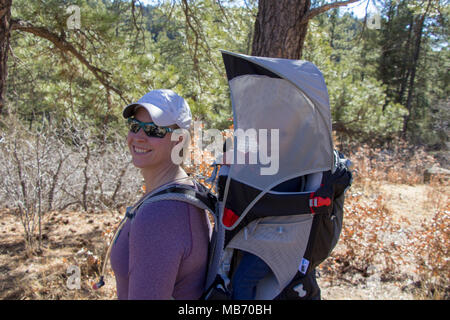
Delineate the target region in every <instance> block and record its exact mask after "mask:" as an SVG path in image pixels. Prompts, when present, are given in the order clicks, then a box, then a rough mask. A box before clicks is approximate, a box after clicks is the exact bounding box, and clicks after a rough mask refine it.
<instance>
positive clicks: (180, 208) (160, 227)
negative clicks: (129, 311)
mask: <svg viewBox="0 0 450 320" xmlns="http://www.w3.org/2000/svg"><path fill="white" fill-rule="evenodd" d="M188 206H189V205H188V204H187V203H184V202H180V201H158V202H154V203H149V204H147V205H145V207H142V208H141V209H140V210H139V212H138V213H137V215H136V216H135V218H134V221H133V222H132V226H131V229H130V238H129V241H130V242H129V248H130V256H129V283H128V299H138V300H147V299H151V300H160V299H164V300H168V299H171V297H172V294H173V290H174V286H175V283H176V280H177V274H178V270H179V267H180V264H181V262H182V260H183V259H185V258H186V257H187V256H189V254H190V250H191V246H192V239H191V237H192V236H191V227H190V219H189V208H188Z"/></svg>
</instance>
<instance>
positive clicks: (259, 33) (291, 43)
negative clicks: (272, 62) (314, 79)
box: [252, 0, 311, 59]
mask: <svg viewBox="0 0 450 320" xmlns="http://www.w3.org/2000/svg"><path fill="white" fill-rule="evenodd" d="M310 6H311V1H310V0H277V1H273V0H259V5H258V14H257V17H256V21H255V32H254V37H253V46H252V55H254V56H262V57H272V58H286V59H300V58H301V56H302V50H303V44H304V41H305V37H306V32H307V30H308V19H306V15H307V13H308V10H309V8H310Z"/></svg>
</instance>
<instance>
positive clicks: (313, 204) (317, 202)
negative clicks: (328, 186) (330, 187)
mask: <svg viewBox="0 0 450 320" xmlns="http://www.w3.org/2000/svg"><path fill="white" fill-rule="evenodd" d="M330 204H331V199H330V198H328V197H327V198H322V197H314V192H312V193H311V196H310V197H309V208H310V209H311V213H312V214H314V213H315V212H314V210H313V208H317V207H323V206H329V205H330Z"/></svg>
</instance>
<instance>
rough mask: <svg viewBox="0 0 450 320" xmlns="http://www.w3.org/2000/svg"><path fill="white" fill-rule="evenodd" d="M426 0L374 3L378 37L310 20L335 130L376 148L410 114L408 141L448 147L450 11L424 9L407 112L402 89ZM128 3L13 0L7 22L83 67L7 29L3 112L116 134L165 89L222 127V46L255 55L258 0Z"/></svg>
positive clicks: (343, 18)
mask: <svg viewBox="0 0 450 320" xmlns="http://www.w3.org/2000/svg"><path fill="white" fill-rule="evenodd" d="M422 2H423V3H422ZM422 2H421V1H418V0H417V1H410V2H406V1H404V0H395V1H394V0H383V1H377V5H378V6H379V7H381V9H382V20H383V21H382V24H381V26H382V28H381V29H380V30H369V29H367V28H364V25H363V22H362V21H359V20H358V19H356V18H355V17H354V16H352V15H350V14H345V15H342V14H340V13H339V11H338V10H337V9H336V10H330V11H328V12H326V13H324V14H321V15H318V16H317V17H315V18H314V19H313V20H312V21H310V23H309V30H308V34H307V39H306V43H305V49H304V53H303V59H305V60H309V61H312V62H313V63H315V64H316V65H317V66H318V67H319V69H321V71H322V72H323V74H324V76H325V80H326V83H327V86H328V90H329V94H330V104H331V107H332V116H333V125H334V128H335V129H336V130H337V132H338V134H339V135H344V134H347V135H350V136H351V137H352V138H353V139H360V140H368V139H372V138H376V140H377V141H383V140H386V139H390V138H392V137H394V136H396V135H400V134H401V131H402V127H403V121H404V119H405V117H406V116H409V117H410V119H411V120H410V121H409V124H408V128H407V129H408V132H409V137H410V139H411V140H412V141H414V142H417V143H426V144H428V145H435V146H439V145H443V142H445V141H447V140H448V123H447V121H446V120H445V115H446V114H448V101H447V97H448V95H449V89H448V83H449V75H448V67H449V66H448V63H449V53H448V43H447V39H448V10H449V9H448V7H445V6H441V7H440V8H439V5H440V2H441V1H437V2H433V6H432V8H431V9H430V10H429V12H428V16H427V17H428V18H427V20H426V28H425V30H424V34H423V37H422V46H421V52H420V59H419V62H418V64H417V72H416V81H415V88H414V95H413V99H412V105H411V109H410V112H408V111H407V110H406V109H405V107H406V101H405V97H406V93H407V92H406V91H403V93H402V94H400V92H401V88H402V86H405V83H406V84H407V81H406V80H408V78H407V77H406V76H407V74H408V72H407V70H408V68H409V67H410V66H411V55H412V51H411V50H412V47H413V46H412V43H413V40H414V39H412V38H408V36H409V35H410V34H411V29H408V26H409V25H410V24H411V21H415V20H414V19H416V20H417V16H418V15H420V14H423V12H424V10H425V8H424V4H426V3H427V1H425V2H424V1H422ZM134 3H135V6H134V10H133V7H132V1H126V0H114V1H112V0H89V1H81V0H76V1H75V0H74V1H59V0H48V1H43V0H39V1H31V2H30V1H26V0H14V1H13V7H12V18H13V19H20V20H23V21H27V22H29V23H31V24H32V25H34V26H36V27H42V28H45V30H47V31H48V32H50V33H52V34H54V35H56V36H57V37H58V38H59V39H60V40H61V41H62V42H64V43H66V44H70V45H72V46H73V48H74V49H75V50H76V51H77V52H78V53H79V55H80V56H81V57H83V58H84V59H85V63H83V62H82V61H80V59H79V58H77V57H76V56H75V55H74V54H73V52H70V51H68V50H61V49H60V48H58V47H57V46H56V45H55V44H54V43H52V42H50V41H49V40H46V39H44V38H42V37H39V36H36V35H34V34H31V33H27V32H23V31H13V32H12V37H11V54H10V58H9V59H8V70H9V76H8V83H7V101H8V108H9V111H10V112H12V113H17V114H19V115H20V117H21V118H22V119H23V120H24V121H28V122H29V125H30V126H31V125H32V124H33V122H34V121H36V120H39V119H40V118H42V117H46V118H47V119H48V120H49V121H56V122H61V121H62V120H63V119H65V118H69V119H71V120H74V121H78V122H87V123H89V124H91V125H92V126H93V128H96V130H97V134H98V135H102V134H104V128H105V127H108V128H111V129H112V132H114V131H117V130H123V121H122V116H121V111H122V108H123V107H124V105H126V104H127V103H130V102H132V101H135V100H137V99H139V98H140V97H141V96H142V95H143V94H144V93H146V92H147V91H149V90H152V89H156V88H169V89H173V90H174V91H176V92H177V93H179V94H180V95H182V96H184V97H185V98H186V99H187V101H188V103H189V105H190V107H191V109H192V112H193V115H194V118H195V119H196V120H202V121H204V122H206V123H207V126H210V127H215V128H219V129H223V128H228V127H229V125H230V124H231V121H230V118H231V116H232V114H231V105H230V99H229V91H228V85H227V83H226V77H225V70H224V68H223V63H222V57H221V54H220V49H225V50H229V51H234V52H240V53H246V54H250V50H251V41H252V32H253V24H254V19H255V16H256V9H257V5H256V1H247V2H246V3H245V5H242V2H239V1H233V0H223V1H214V0H199V1H182V0H179V1H159V2H158V4H157V5H153V6H151V5H146V6H140V3H142V2H139V1H135V2H134ZM323 3H324V2H323V1H315V2H314V5H315V6H316V5H320V4H323ZM421 3H422V5H421ZM72 4H75V5H77V6H79V7H80V14H81V21H80V22H81V27H80V29H79V30H68V28H67V25H66V22H67V19H68V17H69V15H70V13H67V12H66V10H67V7H68V6H69V5H72ZM438 9H439V10H438ZM408 39H409V40H408ZM408 41H409V42H408ZM408 50H409V51H408ZM89 67H90V68H89ZM93 69H94V70H98V71H97V72H96V73H95V72H93ZM99 79H103V84H102V81H100V80H99ZM405 79H406V80H405ZM405 81H406V82H405ZM443 115H444V117H443Z"/></svg>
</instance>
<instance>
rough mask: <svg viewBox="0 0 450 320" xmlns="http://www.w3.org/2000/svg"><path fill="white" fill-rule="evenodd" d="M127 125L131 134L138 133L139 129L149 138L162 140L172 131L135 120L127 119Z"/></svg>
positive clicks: (151, 123)
mask: <svg viewBox="0 0 450 320" xmlns="http://www.w3.org/2000/svg"><path fill="white" fill-rule="evenodd" d="M127 124H128V128H129V129H130V131H131V132H133V133H138V131H139V129H141V128H142V129H143V130H144V132H145V134H146V135H147V136H149V137H156V138H164V136H165V135H166V134H167V133H169V132H172V131H173V129H172V128H168V127H160V126H157V125H156V124H154V123H153V122H142V121H139V120H137V119H135V118H128V119H127Z"/></svg>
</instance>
